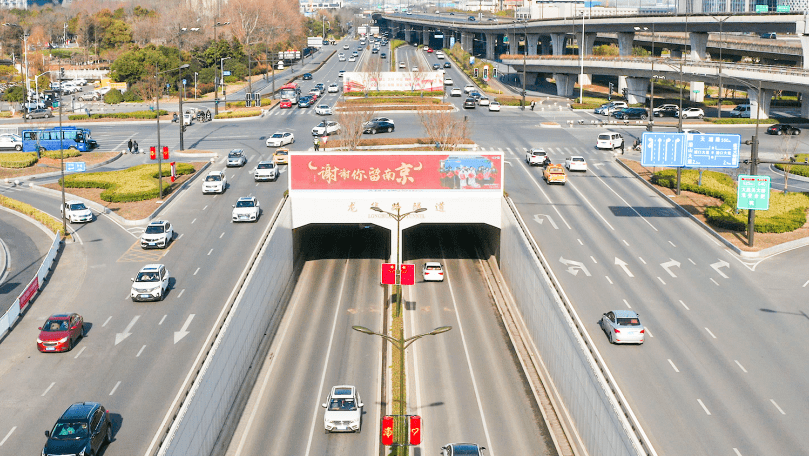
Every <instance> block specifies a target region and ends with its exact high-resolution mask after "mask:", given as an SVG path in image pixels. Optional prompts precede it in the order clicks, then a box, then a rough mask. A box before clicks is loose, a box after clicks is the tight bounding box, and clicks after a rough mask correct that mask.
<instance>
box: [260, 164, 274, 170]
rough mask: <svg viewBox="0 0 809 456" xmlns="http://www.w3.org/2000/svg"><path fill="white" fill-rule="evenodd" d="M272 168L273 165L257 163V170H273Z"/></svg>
mask: <svg viewBox="0 0 809 456" xmlns="http://www.w3.org/2000/svg"><path fill="white" fill-rule="evenodd" d="M273 168H275V165H273V164H272V163H259V164H258V169H273Z"/></svg>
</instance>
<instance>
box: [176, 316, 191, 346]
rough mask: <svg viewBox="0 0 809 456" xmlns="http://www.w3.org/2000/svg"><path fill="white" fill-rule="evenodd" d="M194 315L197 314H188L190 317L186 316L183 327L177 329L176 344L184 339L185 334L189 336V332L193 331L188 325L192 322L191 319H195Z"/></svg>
mask: <svg viewBox="0 0 809 456" xmlns="http://www.w3.org/2000/svg"><path fill="white" fill-rule="evenodd" d="M194 315H196V314H190V315H188V318H186V320H185V323H183V327H182V328H181V329H180V330H179V331H175V332H174V343H175V344H176V343H177V342H179V341H181V340H183V338H184V337H185V336H187V335H189V334H190V333H191V332H190V331H189V330H188V326H189V325H190V324H191V320H193V319H194Z"/></svg>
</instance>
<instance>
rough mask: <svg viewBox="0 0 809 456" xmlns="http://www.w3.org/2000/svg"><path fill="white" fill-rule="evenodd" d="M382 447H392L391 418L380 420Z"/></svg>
mask: <svg viewBox="0 0 809 456" xmlns="http://www.w3.org/2000/svg"><path fill="white" fill-rule="evenodd" d="M382 445H385V446H391V445H393V417H392V416H386V417H383V418H382Z"/></svg>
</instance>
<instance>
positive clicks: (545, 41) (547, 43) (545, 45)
mask: <svg viewBox="0 0 809 456" xmlns="http://www.w3.org/2000/svg"><path fill="white" fill-rule="evenodd" d="M540 46H542V55H550V53H551V40H550V38H549V37H547V36H543V37H542V41H541V42H540Z"/></svg>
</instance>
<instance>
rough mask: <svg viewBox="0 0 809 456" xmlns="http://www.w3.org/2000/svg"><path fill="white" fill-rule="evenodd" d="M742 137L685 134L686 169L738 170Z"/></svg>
mask: <svg viewBox="0 0 809 456" xmlns="http://www.w3.org/2000/svg"><path fill="white" fill-rule="evenodd" d="M741 143H742V137H741V135H736V134H724V133H702V134H687V135H686V141H685V166H686V168H738V167H739V149H740V148H741Z"/></svg>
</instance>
